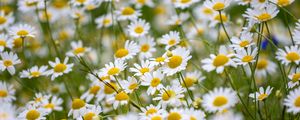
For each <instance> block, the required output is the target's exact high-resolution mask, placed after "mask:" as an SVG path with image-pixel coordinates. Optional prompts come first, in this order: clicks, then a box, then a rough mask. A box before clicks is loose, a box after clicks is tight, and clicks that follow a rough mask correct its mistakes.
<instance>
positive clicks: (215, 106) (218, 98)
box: [202, 88, 238, 112]
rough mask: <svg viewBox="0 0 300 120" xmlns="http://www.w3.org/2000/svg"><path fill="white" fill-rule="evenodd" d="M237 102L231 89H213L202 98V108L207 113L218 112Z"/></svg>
mask: <svg viewBox="0 0 300 120" xmlns="http://www.w3.org/2000/svg"><path fill="white" fill-rule="evenodd" d="M237 102H238V97H237V95H236V92H235V91H233V90H232V89H231V88H215V89H214V90H213V91H209V93H206V94H205V95H204V96H203V102H202V106H203V107H204V109H205V110H206V111H208V112H218V111H222V110H225V109H229V108H231V107H233V106H234V105H235V104H236V103H237Z"/></svg>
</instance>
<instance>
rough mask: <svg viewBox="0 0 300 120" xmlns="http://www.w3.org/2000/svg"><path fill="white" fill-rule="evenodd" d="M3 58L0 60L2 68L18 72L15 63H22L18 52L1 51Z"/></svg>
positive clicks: (10, 71)
mask: <svg viewBox="0 0 300 120" xmlns="http://www.w3.org/2000/svg"><path fill="white" fill-rule="evenodd" d="M0 55H1V58H2V60H0V70H1V71H4V70H6V69H7V71H8V72H9V73H10V74H11V75H14V74H15V72H16V69H15V67H14V65H17V64H20V63H21V61H20V59H19V58H18V56H17V54H15V53H13V52H9V53H8V52H3V53H0Z"/></svg>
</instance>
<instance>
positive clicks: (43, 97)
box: [28, 93, 51, 106]
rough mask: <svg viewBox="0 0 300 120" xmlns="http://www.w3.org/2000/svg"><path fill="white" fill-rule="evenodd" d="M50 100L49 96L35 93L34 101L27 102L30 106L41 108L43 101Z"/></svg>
mask: <svg viewBox="0 0 300 120" xmlns="http://www.w3.org/2000/svg"><path fill="white" fill-rule="evenodd" d="M50 98H51V95H49V94H42V93H35V95H34V99H33V100H31V101H29V102H28V103H29V104H30V105H34V106H41V104H42V102H43V101H48V100H49V99H50Z"/></svg>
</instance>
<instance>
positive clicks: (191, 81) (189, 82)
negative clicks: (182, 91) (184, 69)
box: [182, 77, 196, 87]
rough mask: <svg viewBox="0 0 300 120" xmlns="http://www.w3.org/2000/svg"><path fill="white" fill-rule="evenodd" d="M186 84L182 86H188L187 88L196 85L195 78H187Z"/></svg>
mask: <svg viewBox="0 0 300 120" xmlns="http://www.w3.org/2000/svg"><path fill="white" fill-rule="evenodd" d="M184 82H185V84H184V83H182V86H184V87H185V85H186V87H191V86H193V85H194V83H195V82H196V80H195V78H191V77H186V78H185V79H184Z"/></svg>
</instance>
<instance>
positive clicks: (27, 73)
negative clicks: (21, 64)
mask: <svg viewBox="0 0 300 120" xmlns="http://www.w3.org/2000/svg"><path fill="white" fill-rule="evenodd" d="M47 68H48V66H40V67H38V66H33V67H32V68H30V69H27V70H23V71H22V72H21V75H20V77H21V78H28V79H31V78H37V77H40V76H46V75H47Z"/></svg>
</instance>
